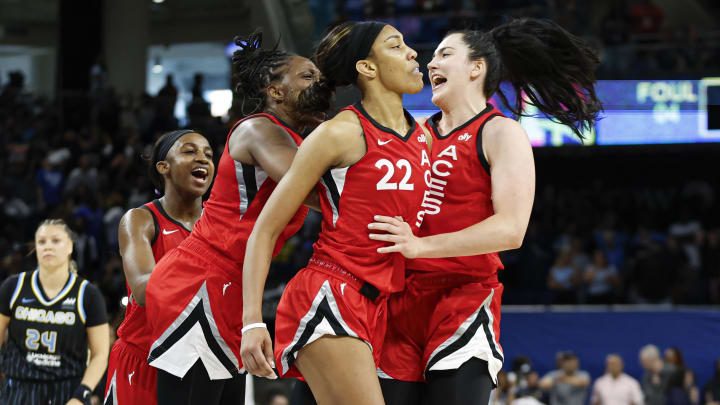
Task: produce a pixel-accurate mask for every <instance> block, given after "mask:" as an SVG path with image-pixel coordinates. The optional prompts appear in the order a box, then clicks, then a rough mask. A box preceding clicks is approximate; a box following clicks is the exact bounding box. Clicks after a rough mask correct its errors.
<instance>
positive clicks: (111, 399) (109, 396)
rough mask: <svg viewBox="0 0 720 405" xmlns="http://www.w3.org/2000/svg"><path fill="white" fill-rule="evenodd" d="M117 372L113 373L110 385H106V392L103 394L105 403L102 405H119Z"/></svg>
mask: <svg viewBox="0 0 720 405" xmlns="http://www.w3.org/2000/svg"><path fill="white" fill-rule="evenodd" d="M116 385H117V370H115V372H114V373H113V376H112V379H110V385H108V392H106V393H105V401H104V402H103V405H119V404H118V399H117V387H116Z"/></svg>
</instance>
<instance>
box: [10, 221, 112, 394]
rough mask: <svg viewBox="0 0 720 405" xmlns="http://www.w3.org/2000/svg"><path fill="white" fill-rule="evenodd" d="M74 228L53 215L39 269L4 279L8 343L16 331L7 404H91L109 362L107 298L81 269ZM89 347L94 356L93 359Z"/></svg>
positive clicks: (39, 243)
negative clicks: (79, 272)
mask: <svg viewBox="0 0 720 405" xmlns="http://www.w3.org/2000/svg"><path fill="white" fill-rule="evenodd" d="M72 250H73V241H72V231H70V228H68V226H67V225H66V224H65V222H64V221H62V220H60V219H47V220H45V221H43V222H42V223H41V224H40V226H38V228H37V230H36V231H35V254H36V256H37V261H38V268H37V270H35V271H31V272H23V273H20V274H17V275H14V276H11V277H9V278H8V279H7V280H5V281H4V282H3V283H2V285H1V286H0V337H1V338H0V346H2V345H3V343H4V341H5V331H6V330H7V331H8V339H7V347H6V348H5V350H4V351H5V353H4V356H3V362H2V367H0V369H2V370H3V373H4V374H5V382H4V384H3V387H2V391H1V392H0V403H2V404H7V405H26V404H68V405H79V404H85V405H89V404H90V400H91V396H92V390H93V389H94V388H95V386H96V385H97V383H98V382H99V381H100V379H101V378H102V376H103V373H104V372H105V368H106V367H107V361H108V351H109V349H110V348H109V332H108V323H107V312H106V310H105V300H104V299H103V297H102V294H101V293H100V290H98V288H97V287H95V286H94V285H92V284H90V282H88V281H87V280H85V279H83V278H81V277H80V276H78V275H77V269H76V267H75V262H74V261H72V260H71V259H70V255H71V254H72ZM88 348H89V349H90V362H88Z"/></svg>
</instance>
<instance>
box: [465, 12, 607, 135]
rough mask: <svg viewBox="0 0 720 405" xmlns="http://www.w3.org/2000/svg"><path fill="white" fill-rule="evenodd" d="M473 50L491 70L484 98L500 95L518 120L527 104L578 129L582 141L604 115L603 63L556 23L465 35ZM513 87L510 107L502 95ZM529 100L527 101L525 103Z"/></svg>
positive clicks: (528, 22) (524, 23)
mask: <svg viewBox="0 0 720 405" xmlns="http://www.w3.org/2000/svg"><path fill="white" fill-rule="evenodd" d="M459 33H460V34H462V37H463V41H464V42H465V43H466V44H467V45H468V47H469V48H470V55H469V57H470V59H471V60H480V59H484V60H485V63H486V66H487V73H486V76H485V83H484V86H483V91H484V93H485V94H484V95H485V97H486V98H487V99H490V97H492V96H493V95H494V94H495V93H497V94H498V96H499V97H500V100H501V101H502V102H503V104H505V106H507V107H508V108H509V109H510V110H511V111H512V112H513V114H515V115H516V116H517V117H520V116H523V115H526V114H523V111H522V110H523V109H522V103H523V98H526V99H527V102H528V103H529V104H530V105H533V106H535V107H537V109H538V110H540V111H541V112H542V113H543V114H546V115H547V116H549V117H550V118H551V119H553V120H554V121H556V122H560V123H561V124H564V125H567V126H569V127H570V128H572V130H573V132H575V134H576V135H577V136H579V137H580V138H582V137H583V135H582V131H583V130H585V129H590V128H592V126H593V125H594V123H595V121H596V120H597V119H598V114H599V112H600V111H601V110H602V105H601V103H600V100H599V99H598V98H597V95H596V93H595V87H594V85H595V82H596V79H595V69H596V68H597V65H598V64H599V62H600V61H599V59H598V57H597V54H596V53H595V51H594V50H593V49H592V48H590V46H588V45H587V44H586V43H585V42H584V41H583V40H581V39H580V38H578V37H576V36H574V35H573V34H571V33H569V32H567V31H566V30H565V29H563V28H562V27H560V26H559V25H558V24H556V23H554V22H552V21H550V20H539V19H534V18H523V19H517V20H513V21H510V22H508V23H506V24H502V25H500V26H498V27H495V28H494V29H493V30H491V31H489V32H480V31H460V32H459ZM503 81H507V82H509V83H510V84H511V85H512V86H513V88H514V90H515V100H516V101H515V105H510V103H509V102H508V99H507V97H506V96H505V94H504V93H503V91H502V90H501V89H500V83H501V82H503ZM523 96H524V97H523Z"/></svg>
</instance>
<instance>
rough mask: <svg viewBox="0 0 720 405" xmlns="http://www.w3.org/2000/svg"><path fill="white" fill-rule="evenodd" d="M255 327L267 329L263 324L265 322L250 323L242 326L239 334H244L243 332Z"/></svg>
mask: <svg viewBox="0 0 720 405" xmlns="http://www.w3.org/2000/svg"><path fill="white" fill-rule="evenodd" d="M255 328H265V329H267V325H265V323H263V322H258V323H251V324H250V325H246V326H243V328H242V330H240V334H241V335H244V334H245V332H247V331H249V330H250V329H255ZM235 330H237V329H235Z"/></svg>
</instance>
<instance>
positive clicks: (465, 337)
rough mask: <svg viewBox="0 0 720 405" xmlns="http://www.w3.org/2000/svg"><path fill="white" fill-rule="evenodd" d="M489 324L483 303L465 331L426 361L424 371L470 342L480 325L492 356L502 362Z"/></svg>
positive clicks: (488, 317)
mask: <svg viewBox="0 0 720 405" xmlns="http://www.w3.org/2000/svg"><path fill="white" fill-rule="evenodd" d="M489 324H490V316H489V315H488V313H487V308H486V307H485V305H484V303H483V305H481V307H480V308H479V309H478V311H477V314H476V316H475V319H474V320H473V321H472V323H471V324H470V326H469V327H468V328H467V330H465V332H464V333H463V334H462V335H461V336H460V337H459V338H458V339H457V340H455V341H454V342H452V343H451V344H450V345H448V346H447V347H446V348H444V349H442V350H441V351H440V352H438V353H437V354H436V355H435V357H434V358H432V359H431V360H430V361H429V362H428V365H427V367H425V372H426V373H427V372H428V371H430V369H431V368H432V366H434V365H435V364H436V363H437V362H439V361H440V360H442V359H444V358H445V357H447V356H449V355H451V354H452V353H454V352H456V351H458V350H460V349H461V348H462V347H464V346H465V345H467V344H468V343H470V340H471V339H472V337H473V336H475V334H476V333H477V331H478V329H479V328H480V327H481V326H482V328H483V332H484V333H485V337H486V338H487V341H488V345H489V346H490V350H492V354H493V357H495V358H496V359H498V360H500V361H501V362H502V361H503V356H502V355H501V354H500V352H498V350H497V347H495V342H494V341H493V338H492V334H491V333H490V327H489Z"/></svg>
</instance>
